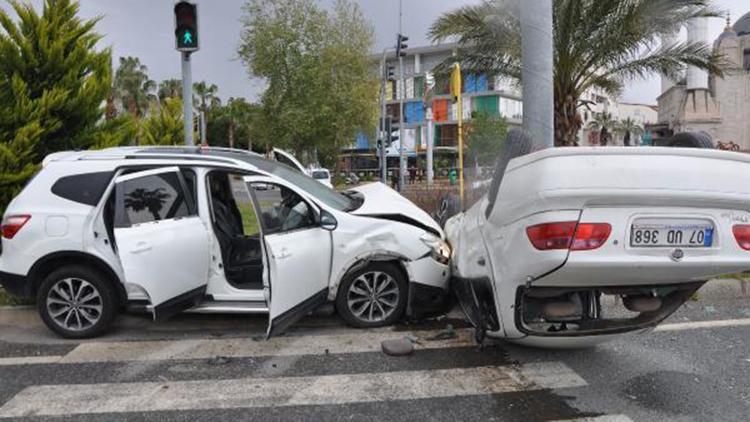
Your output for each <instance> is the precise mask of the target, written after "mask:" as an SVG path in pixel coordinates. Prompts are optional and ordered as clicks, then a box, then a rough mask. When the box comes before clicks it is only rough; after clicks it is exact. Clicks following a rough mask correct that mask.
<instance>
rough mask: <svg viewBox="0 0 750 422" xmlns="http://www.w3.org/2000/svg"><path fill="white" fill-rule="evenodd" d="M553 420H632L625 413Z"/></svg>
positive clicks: (607, 421)
mask: <svg viewBox="0 0 750 422" xmlns="http://www.w3.org/2000/svg"><path fill="white" fill-rule="evenodd" d="M553 422H633V420H632V419H630V418H629V417H627V416H625V415H603V416H594V417H590V418H576V419H565V420H562V419H561V420H558V421H553Z"/></svg>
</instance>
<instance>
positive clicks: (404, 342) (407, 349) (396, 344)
mask: <svg viewBox="0 0 750 422" xmlns="http://www.w3.org/2000/svg"><path fill="white" fill-rule="evenodd" d="M380 346H381V347H382V348H383V353H385V354H386V355H389V356H406V355H410V354H412V353H413V352H414V343H413V342H412V341H411V339H409V338H399V339H391V340H384V341H383V342H382V343H380Z"/></svg>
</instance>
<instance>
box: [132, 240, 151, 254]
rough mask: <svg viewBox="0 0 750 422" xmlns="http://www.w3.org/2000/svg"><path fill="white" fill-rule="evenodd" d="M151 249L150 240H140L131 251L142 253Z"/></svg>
mask: <svg viewBox="0 0 750 422" xmlns="http://www.w3.org/2000/svg"><path fill="white" fill-rule="evenodd" d="M150 250H151V244H150V243H148V242H138V243H136V244H135V247H134V248H133V249H131V250H130V253H142V252H146V251H150Z"/></svg>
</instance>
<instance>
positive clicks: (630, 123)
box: [617, 117, 644, 146]
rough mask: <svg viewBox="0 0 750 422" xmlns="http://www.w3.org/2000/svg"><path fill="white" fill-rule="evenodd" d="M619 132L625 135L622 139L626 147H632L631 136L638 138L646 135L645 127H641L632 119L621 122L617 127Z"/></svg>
mask: <svg viewBox="0 0 750 422" xmlns="http://www.w3.org/2000/svg"><path fill="white" fill-rule="evenodd" d="M617 130H618V131H619V132H622V133H624V134H625V135H624V136H623V138H622V143H623V144H624V145H625V146H630V135H631V134H632V135H635V136H636V137H637V136H640V135H643V133H644V129H643V126H641V125H640V124H639V123H637V122H636V121H635V120H633V119H631V118H630V117H628V118H626V119H624V120H620V123H619V124H618V125H617Z"/></svg>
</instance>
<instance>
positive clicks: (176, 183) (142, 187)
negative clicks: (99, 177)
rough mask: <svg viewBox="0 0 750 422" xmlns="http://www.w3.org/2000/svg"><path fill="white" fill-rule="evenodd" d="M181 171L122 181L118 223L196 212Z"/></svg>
mask: <svg viewBox="0 0 750 422" xmlns="http://www.w3.org/2000/svg"><path fill="white" fill-rule="evenodd" d="M178 174H179V173H162V174H155V175H151V176H143V177H139V178H136V179H131V180H126V181H124V182H121V183H120V184H119V186H118V188H117V189H118V198H117V207H116V208H117V212H116V215H115V221H116V226H117V227H129V226H131V225H135V224H142V223H149V222H152V221H161V220H170V219H176V218H183V217H188V216H191V215H197V212H196V211H195V206H194V205H193V203H192V202H191V201H190V200H189V199H187V198H186V196H185V190H184V187H183V186H184V182H183V181H182V180H181V178H180V177H179V176H178Z"/></svg>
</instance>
